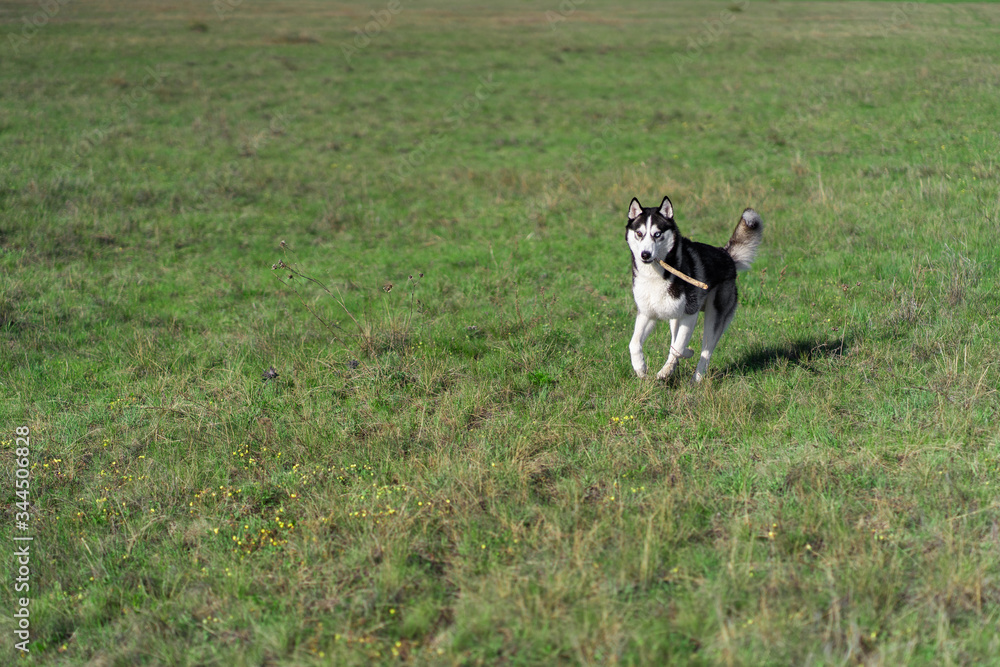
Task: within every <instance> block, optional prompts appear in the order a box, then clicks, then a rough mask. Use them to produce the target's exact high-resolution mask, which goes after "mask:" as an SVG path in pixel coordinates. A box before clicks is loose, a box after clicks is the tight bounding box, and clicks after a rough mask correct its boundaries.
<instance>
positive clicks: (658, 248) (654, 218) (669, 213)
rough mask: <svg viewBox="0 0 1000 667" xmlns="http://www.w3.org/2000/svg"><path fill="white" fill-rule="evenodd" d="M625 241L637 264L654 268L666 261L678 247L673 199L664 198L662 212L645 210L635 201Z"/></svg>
mask: <svg viewBox="0 0 1000 667" xmlns="http://www.w3.org/2000/svg"><path fill="white" fill-rule="evenodd" d="M625 240H626V241H628V247H629V249H630V250H631V251H632V257H633V258H634V259H635V260H637V261H640V262H645V263H646V264H650V263H652V262H655V261H657V260H661V259H663V258H664V257H666V256H667V255H668V254H669V253H670V251H671V250H673V248H674V245H675V244H676V243H677V225H675V224H674V207H673V205H672V204H671V203H670V198H669V197H664V198H663V201H662V202H661V203H660V207H659V208H643V207H642V204H640V203H639V200H638V199H636V198H635V197H633V198H632V203H631V204H630V205H629V207H628V225H627V226H626V227H625Z"/></svg>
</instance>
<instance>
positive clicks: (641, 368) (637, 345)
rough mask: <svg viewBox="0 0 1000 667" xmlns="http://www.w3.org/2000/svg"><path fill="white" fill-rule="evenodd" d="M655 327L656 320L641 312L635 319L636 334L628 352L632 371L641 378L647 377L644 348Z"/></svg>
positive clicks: (633, 335)
mask: <svg viewBox="0 0 1000 667" xmlns="http://www.w3.org/2000/svg"><path fill="white" fill-rule="evenodd" d="M655 326H656V320H654V319H652V318H650V317H648V316H646V315H644V314H643V313H641V312H640V313H639V314H638V315H637V316H636V318H635V332H634V333H633V334H632V340H631V342H629V344H628V351H629V355H630V356H631V357H632V369H633V370H635V374H636V375H638V376H639V377H641V378H644V377H646V358H645V357H644V356H643V354H642V346H643V344H644V343H645V342H646V339H647V338H649V334H651V333H653V327H655Z"/></svg>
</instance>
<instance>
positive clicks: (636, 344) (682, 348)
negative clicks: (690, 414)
mask: <svg viewBox="0 0 1000 667" xmlns="http://www.w3.org/2000/svg"><path fill="white" fill-rule="evenodd" d="M763 236H764V223H763V221H762V220H761V219H760V216H759V215H757V212H756V211H754V210H753V209H752V208H748V209H746V210H745V211H743V215H742V216H740V220H739V222H737V223H736V229H735V231H733V235H732V237H731V238H730V239H729V243H728V244H727V245H726V247H724V248H717V247H715V246H710V245H707V244H705V243H697V242H695V241H691V240H689V239H686V238H684V237H683V236H681V233H680V231H679V230H678V229H677V225H676V224H675V223H674V207H673V205H672V204H671V203H670V199H669V198H668V197H664V198H663V202H662V203H661V204H660V206H659V208H643V207H642V205H641V204H640V203H639V200H638V199H635V198H633V199H632V203H631V205H630V206H629V209H628V225H627V226H626V228H625V240H626V241H628V247H629V250H631V251H632V294H633V296H634V297H635V305H636V306H638V308H639V315H638V316H637V317H636V318H635V333H634V334H633V335H632V341H631V342H630V343H629V346H628V350H629V353H630V354H631V355H632V368H634V369H635V372H636V375H638V376H639V377H645V376H646V359H645V357H644V356H643V354H642V345H643V343H645V342H646V338H648V337H649V334H650V333H652V331H653V327H655V326H656V322H657V320H669V321H670V339H671V340H670V354H669V355H668V356H667V363H665V364H664V365H663V368H661V369H660V372H659V373H657V374H656V377H657V379H660V380H663V379H666V378H667V377H669V376H670V374H671V373H673V372H674V369H676V368H677V362H678V361H679V360H680V359H681V358H684V359H687V358H688V357H691V356H694V351H692V350H691V349H689V348H688V343H689V342H690V341H691V334H692V332H693V331H694V325H695V324H696V323H697V322H698V313H699V312H701V311H705V323H704V324H705V333H704V335H703V337H702V340H701V359H699V360H698V368H697V369H696V370H695V373H694V379H695V382H700V381H701V379H702V378H703V377H705V373H706V372H708V362H709V360H710V359H711V358H712V352H713V351H714V350H715V346H716V345H717V344H718V342H719V339H720V338H721V337H722V334H723V333H724V332H725V330H726V327H728V326H729V323H730V322H732V321H733V315H735V314H736V302H737V299H736V272H737V271H746V270H747V269H749V268H750V264H751V262H753V260H754V257H756V256H757V246H759V245H760V241H761V239H762V238H763ZM661 262H664V263H666V264H668V265H670V266H671V267H673V268H674V269H676V270H678V271H680V272H681V273H683V274H685V275H687V276H689V277H691V278H694V279H696V280H698V281H700V282H701V283H703V284H704V285H705V286H707V288H708V289H704V288H703V287H699V286H697V285H693V284H691V283H688V282H686V281H684V280H683V279H681V278H679V277H677V276H676V275H673V274H672V273H670V272H668V271H667V270H666V269H664V268H663V266H662V265H661V264H660V263H661Z"/></svg>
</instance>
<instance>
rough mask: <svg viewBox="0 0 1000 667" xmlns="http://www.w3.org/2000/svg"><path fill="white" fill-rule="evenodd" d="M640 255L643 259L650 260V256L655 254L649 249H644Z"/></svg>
mask: <svg viewBox="0 0 1000 667" xmlns="http://www.w3.org/2000/svg"><path fill="white" fill-rule="evenodd" d="M639 256H640V257H642V261H644V262H648V261H649V258H650V257H652V256H653V253H651V252H649V251H648V250H643V251H642V252H641V253H639Z"/></svg>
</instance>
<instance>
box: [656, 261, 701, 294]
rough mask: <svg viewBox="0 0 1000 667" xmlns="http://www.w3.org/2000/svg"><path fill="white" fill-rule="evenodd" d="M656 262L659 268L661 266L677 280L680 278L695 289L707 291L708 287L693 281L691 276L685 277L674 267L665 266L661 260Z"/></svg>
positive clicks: (698, 281)
mask: <svg viewBox="0 0 1000 667" xmlns="http://www.w3.org/2000/svg"><path fill="white" fill-rule="evenodd" d="M657 261H658V262H659V263H660V266H662V267H663V268H664V269H666V270H667V271H669V272H670V273H672V274H674V275H675V276H677V277H678V278H680V279H681V280H683V281H684V282H688V283H691V284H692V285H694V286H695V287H700V288H702V289H703V290H707V289H708V285H706V284H705V283H703V282H701V281H700V280H695V279H694V278H692V277H691V276H688V275H685V274H683V273H681V272H680V271H678V270H677V269H675V268H674V267H672V266H670V265H669V264H667V263H666V262H664V261H663V260H662V259H660V260H657Z"/></svg>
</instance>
